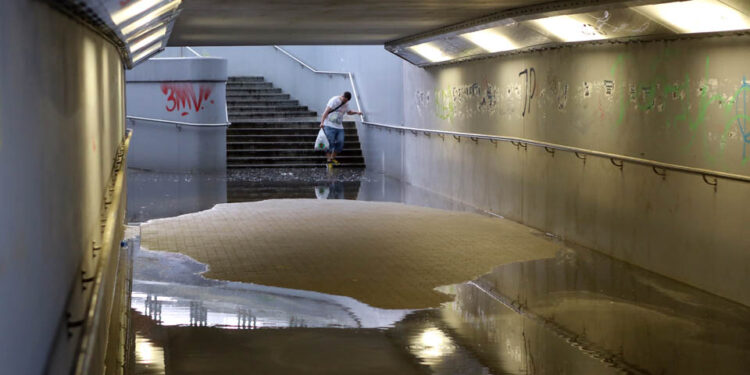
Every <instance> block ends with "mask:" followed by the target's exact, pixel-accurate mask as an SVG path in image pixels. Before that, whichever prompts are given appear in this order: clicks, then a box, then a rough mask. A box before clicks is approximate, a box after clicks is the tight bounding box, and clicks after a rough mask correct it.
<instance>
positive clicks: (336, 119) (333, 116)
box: [323, 96, 349, 129]
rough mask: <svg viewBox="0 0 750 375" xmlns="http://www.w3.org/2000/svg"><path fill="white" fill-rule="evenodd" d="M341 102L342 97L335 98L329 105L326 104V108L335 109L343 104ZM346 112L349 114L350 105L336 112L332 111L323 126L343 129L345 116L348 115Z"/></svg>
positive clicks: (347, 104)
mask: <svg viewBox="0 0 750 375" xmlns="http://www.w3.org/2000/svg"><path fill="white" fill-rule="evenodd" d="M341 101H342V100H341V97H340V96H334V97H333V98H331V99H330V100H329V101H328V104H326V106H327V107H330V108H331V109H334V108H336V107H338V106H339V105H340V104H341ZM346 112H349V103H346V104H344V105H342V106H341V107H339V108H338V109H337V110H336V111H331V113H329V114H328V117H326V121H325V122H324V123H323V125H325V126H330V127H332V128H336V129H343V128H344V115H345V114H346Z"/></svg>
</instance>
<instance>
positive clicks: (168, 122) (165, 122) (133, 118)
mask: <svg viewBox="0 0 750 375" xmlns="http://www.w3.org/2000/svg"><path fill="white" fill-rule="evenodd" d="M125 118H126V119H128V120H130V121H131V122H132V121H146V122H156V123H160V124H171V125H175V126H177V127H178V128H179V127H181V126H192V127H198V128H212V127H216V126H225V127H226V126H229V125H232V123H231V122H229V121H227V122H220V123H217V124H203V123H198V122H184V121H174V120H163V119H158V118H150V117H139V116H125Z"/></svg>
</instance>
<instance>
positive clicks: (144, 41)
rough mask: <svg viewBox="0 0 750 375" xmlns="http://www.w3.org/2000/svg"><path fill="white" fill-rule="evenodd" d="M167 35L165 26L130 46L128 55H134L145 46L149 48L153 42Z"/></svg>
mask: <svg viewBox="0 0 750 375" xmlns="http://www.w3.org/2000/svg"><path fill="white" fill-rule="evenodd" d="M166 34H167V26H162V27H160V28H158V29H156V30H154V31H152V32H150V33H149V34H148V36H145V37H143V38H142V39H140V40H139V41H138V42H136V43H134V44H131V45H130V47H129V49H130V53H131V54H133V53H136V52H137V51H138V50H140V49H143V48H144V47H146V46H149V45H151V44H153V43H154V42H155V41H157V40H159V39H161V38H164V36H165V35H166Z"/></svg>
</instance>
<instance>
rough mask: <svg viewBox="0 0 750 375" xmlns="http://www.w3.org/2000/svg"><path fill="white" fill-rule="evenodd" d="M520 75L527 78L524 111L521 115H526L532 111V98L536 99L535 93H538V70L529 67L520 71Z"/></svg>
mask: <svg viewBox="0 0 750 375" xmlns="http://www.w3.org/2000/svg"><path fill="white" fill-rule="evenodd" d="M518 76H519V77H520V76H524V77H525V78H526V85H525V86H524V88H525V89H524V96H523V111H522V112H521V117H524V116H526V114H527V113H531V100H532V99H534V94H535V93H536V70H535V69H534V68H527V69H524V70H522V71H520V72H519V73H518Z"/></svg>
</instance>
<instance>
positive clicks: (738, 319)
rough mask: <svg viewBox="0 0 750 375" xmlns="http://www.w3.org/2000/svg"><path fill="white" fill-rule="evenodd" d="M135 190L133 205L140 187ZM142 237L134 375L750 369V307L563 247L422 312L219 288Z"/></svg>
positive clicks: (364, 183)
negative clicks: (145, 246) (144, 244)
mask: <svg viewBox="0 0 750 375" xmlns="http://www.w3.org/2000/svg"><path fill="white" fill-rule="evenodd" d="M284 177H285V178H293V177H292V176H284ZM243 178H246V179H247V180H248V181H251V180H253V178H254V177H252V176H246V177H243ZM353 179H355V180H358V182H359V183H360V191H359V193H358V196H357V197H358V198H359V199H367V200H388V201H399V200H402V201H407V202H408V203H411V204H421V205H432V206H438V207H440V208H451V209H458V210H466V211H471V208H467V207H464V206H461V205H459V204H455V205H454V203H451V202H448V201H446V200H444V199H443V198H441V197H436V196H430V195H429V193H426V192H420V190H419V189H416V188H414V187H409V186H404V185H400V184H399V183H398V182H394V181H392V180H388V179H378V178H377V177H372V176H367V175H366V174H363V175H361V176H359V177H353ZM258 180H260V181H257V182H260V183H262V178H260V177H259V178H258ZM303 180H305V181H309V180H310V179H307V178H304V179H303ZM303 185H305V186H306V188H307V189H309V187H310V184H307V183H305V184H303ZM225 186H227V185H226V184H225ZM129 189H130V190H129V199H132V196H133V194H134V192H133V189H132V185H131V188H129ZM177 201H179V200H173V201H172V203H174V202H177ZM172 203H170V204H172ZM190 204H191V205H190V206H189V207H187V208H181V210H184V211H191V210H195V211H198V210H199V209H197V207H198V206H199V205H197V204H195V201H194V200H192V199H191V200H190ZM157 206H159V205H158V204H156V205H154V207H157ZM145 207H149V206H148V205H145ZM141 212H142V213H143V214H142V216H141V217H147V216H156V215H158V213H157V212H156V211H154V210H151V211H148V210H143V211H141ZM159 212H166V211H163V210H162V211H159ZM540 235H543V234H540ZM551 240H553V241H557V240H556V239H551ZM130 242H131V243H132V245H133V246H134V248H136V252H135V265H134V280H133V294H132V304H131V307H132V309H133V312H134V318H133V322H134V324H133V325H134V330H135V333H136V345H135V349H134V352H135V354H136V356H135V357H136V363H135V364H134V366H135V367H134V368H135V373H136V374H170V375H174V374H615V373H632V374H747V373H748V369H750V308H748V307H747V306H744V305H740V304H736V303H734V302H731V301H728V300H725V299H722V298H720V297H717V296H715V295H712V294H709V293H705V292H703V291H701V290H698V289H695V288H692V287H690V286H688V285H685V284H682V283H679V282H676V281H674V280H671V279H668V278H665V277H662V276H660V275H657V274H654V273H651V272H648V271H645V270H643V269H640V268H638V267H634V266H632V265H629V264H626V263H623V262H619V261H617V260H614V259H612V258H610V257H607V256H605V255H602V254H600V253H597V252H594V251H590V250H587V249H582V248H578V247H576V246H573V245H570V244H565V243H562V242H559V241H558V242H559V250H558V251H557V253H556V254H555V255H554V256H553V257H551V258H547V259H540V260H532V261H525V262H517V263H512V264H507V265H503V266H499V267H496V268H495V269H494V270H492V271H491V272H489V273H487V274H485V275H483V276H480V277H478V278H476V279H474V280H471V281H467V282H463V283H459V284H456V285H449V286H444V287H441V288H439V290H440V291H441V292H443V293H447V294H449V295H452V296H453V297H454V299H453V301H451V302H447V303H444V304H442V305H441V306H440V307H439V308H434V309H419V310H405V309H396V310H389V309H378V308H374V307H371V306H368V305H366V304H364V303H361V302H359V301H357V300H354V299H352V298H348V297H341V296H333V295H328V294H323V293H316V292H308V291H300V290H293V289H285V288H277V287H268V286H261V285H256V284H249V283H240V282H227V281H218V280H209V279H205V278H203V277H202V276H200V273H201V272H204V271H206V269H207V266H206V265H204V264H201V263H198V262H196V261H194V260H192V259H191V258H189V257H187V256H185V255H181V254H178V253H168V252H154V251H148V250H144V249H140V246H139V237H138V236H135V237H134V238H133V239H131V240H130Z"/></svg>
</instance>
